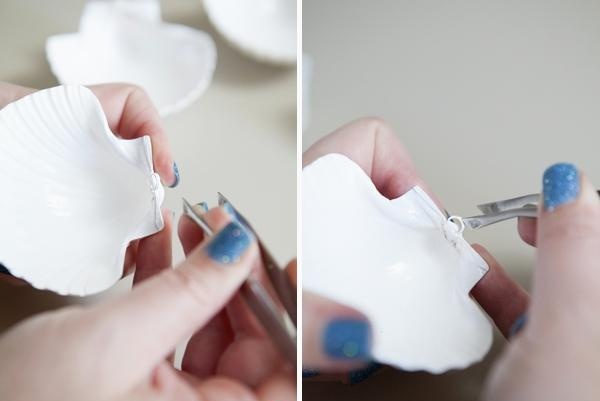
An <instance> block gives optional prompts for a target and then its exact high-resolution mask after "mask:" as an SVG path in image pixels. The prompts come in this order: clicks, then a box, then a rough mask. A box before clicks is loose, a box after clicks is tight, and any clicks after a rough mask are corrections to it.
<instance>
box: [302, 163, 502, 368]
mask: <svg viewBox="0 0 600 401" xmlns="http://www.w3.org/2000/svg"><path fill="white" fill-rule="evenodd" d="M302 221H303V224H302V231H303V233H302V248H303V253H302V255H303V260H302V269H303V274H302V277H303V288H304V289H305V290H308V291H312V292H315V293H318V294H320V295H322V296H325V297H328V298H330V299H332V300H334V301H337V302H339V303H342V304H346V305H348V306H350V307H353V308H355V309H357V310H359V311H361V312H362V313H364V314H365V315H366V316H367V317H368V319H369V321H370V323H371V327H372V331H373V349H372V352H373V356H374V358H375V359H377V360H379V361H380V362H384V363H386V364H390V365H394V366H397V367H399V368H401V369H404V370H427V371H430V372H433V373H442V372H444V371H447V370H449V369H454V368H464V367H466V366H468V365H469V364H472V363H474V362H476V361H479V360H480V359H482V358H483V356H484V355H485V354H486V353H487V351H488V350H489V348H490V345H491V343H492V329H491V325H490V323H489V320H488V318H487V317H486V316H485V315H484V313H483V312H482V310H481V309H480V307H479V306H478V305H477V304H476V303H475V301H474V300H473V299H471V297H470V296H469V292H470V290H471V288H473V286H474V285H475V284H476V283H477V282H478V281H479V280H480V279H481V278H482V277H483V275H484V274H485V273H486V272H487V270H488V266H487V264H486V263H485V261H484V260H483V259H482V258H481V257H480V256H479V255H478V254H477V252H475V251H474V250H473V249H472V248H471V246H470V245H469V244H468V243H467V242H466V241H465V240H464V239H463V238H462V236H461V234H460V233H459V231H458V228H457V227H456V226H455V225H454V224H453V223H450V222H448V221H447V219H446V218H445V216H444V215H443V214H442V213H441V212H440V210H439V209H438V208H437V206H436V205H435V204H434V202H433V201H432V200H431V199H430V198H429V197H428V196H427V194H426V193H425V192H424V191H423V190H422V189H421V188H419V187H418V186H415V187H413V188H412V189H411V190H409V191H408V192H407V193H405V194H404V195H402V196H401V197H399V198H397V199H393V200H389V199H387V198H385V197H384V196H382V195H381V194H380V193H379V192H378V191H377V189H376V188H375V186H374V185H373V183H372V182H371V179H370V178H369V177H368V176H367V175H366V174H365V172H364V171H363V170H362V169H361V168H360V167H359V166H358V165H356V164H355V163H354V162H353V161H351V160H350V159H348V158H347V157H345V156H342V155H338V154H330V155H327V156H324V157H322V158H320V159H318V160H317V161H315V162H314V163H312V164H311V165H309V166H307V167H306V168H305V169H304V171H303V174H302Z"/></svg>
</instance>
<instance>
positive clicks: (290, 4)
mask: <svg viewBox="0 0 600 401" xmlns="http://www.w3.org/2000/svg"><path fill="white" fill-rule="evenodd" d="M204 9H205V10H206V13H207V14H208V17H209V18H210V20H211V22H212V23H213V25H214V26H215V28H216V29H217V31H219V33H220V34H221V35H223V37H224V38H225V39H226V40H227V41H228V42H229V43H230V44H231V45H232V46H233V47H235V48H237V49H239V50H240V51H241V52H243V53H245V54H247V55H248V56H250V57H252V58H254V59H256V60H258V61H262V62H266V63H271V64H282V65H295V64H296V0H253V1H248V0H204Z"/></svg>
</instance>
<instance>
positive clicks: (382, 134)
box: [302, 118, 528, 372]
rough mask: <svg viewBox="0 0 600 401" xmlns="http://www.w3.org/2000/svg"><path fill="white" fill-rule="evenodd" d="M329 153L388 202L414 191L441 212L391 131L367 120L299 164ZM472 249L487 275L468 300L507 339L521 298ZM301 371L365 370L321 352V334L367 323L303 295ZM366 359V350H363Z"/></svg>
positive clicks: (329, 138)
mask: <svg viewBox="0 0 600 401" xmlns="http://www.w3.org/2000/svg"><path fill="white" fill-rule="evenodd" d="M328 153H340V154H343V155H345V156H347V157H349V158H350V159H352V160H353V161H354V162H355V163H357V164H358V165H359V166H360V167H362V169H363V170H364V171H365V172H366V173H367V174H368V175H369V176H370V177H371V180H372V181H373V183H374V184H375V186H376V187H377V189H378V190H379V192H381V194H382V195H384V196H385V197H387V198H389V199H394V198H397V197H399V196H401V195H402V194H404V193H405V192H407V191H408V190H409V189H411V188H412V187H413V186H415V185H419V186H420V187H421V188H423V189H424V190H425V191H426V192H427V193H428V195H429V196H430V197H431V198H432V199H433V200H434V201H435V202H436V203H437V205H438V206H439V207H440V209H441V210H444V209H443V207H442V204H441V202H440V201H439V200H438V199H437V198H436V197H435V195H433V193H432V192H431V190H429V188H428V187H427V185H426V184H425V183H424V182H423V180H422V179H421V178H420V177H419V175H418V174H417V172H416V170H415V167H414V165H413V164H412V162H411V159H410V156H409V155H408V153H407V151H406V149H404V147H403V146H402V144H401V143H400V142H399V140H398V138H397V136H396V135H395V134H394V133H393V131H392V130H391V128H390V127H389V126H388V125H387V124H385V123H384V122H382V121H380V120H378V119H373V118H366V119H361V120H357V121H355V122H352V123H350V124H348V125H345V126H343V127H341V128H340V129H338V130H337V131H335V132H333V133H332V134H330V135H328V136H326V137H325V138H323V139H322V140H320V141H319V142H317V143H315V144H314V145H313V146H312V147H311V148H310V149H308V150H307V151H306V152H305V153H304V157H303V164H304V165H307V164H309V163H311V162H312V161H314V160H316V159H318V158H319V157H321V156H324V155H326V154H328ZM473 248H474V249H475V250H476V251H477V252H478V253H479V254H480V255H481V256H482V257H483V258H484V259H485V261H486V262H487V264H488V266H489V268H490V269H489V271H488V273H487V274H486V275H485V276H484V277H483V278H482V279H481V280H480V281H479V282H478V283H477V285H476V286H475V287H474V288H473V289H472V291H471V295H473V297H474V298H475V299H476V300H477V302H479V304H480V305H481V306H482V307H483V309H484V310H485V311H486V312H487V313H488V314H489V315H490V317H491V318H492V319H493V320H494V322H495V324H496V326H497V327H498V328H499V329H500V331H501V332H502V333H503V334H504V335H505V336H506V335H508V333H509V331H510V328H511V326H512V325H513V323H514V322H515V320H516V319H517V317H518V316H519V315H520V314H521V313H522V312H523V311H524V310H525V308H526V306H527V302H528V299H527V295H526V293H525V292H524V291H523V290H522V289H521V288H520V287H519V286H518V285H517V284H516V283H514V282H513V281H512V280H511V279H510V278H509V277H508V276H507V275H506V273H505V272H504V271H503V269H502V268H501V267H500V265H499V264H498V262H497V261H496V260H495V259H494V258H493V257H492V256H491V255H490V254H489V252H487V250H486V249H485V248H484V247H482V246H481V245H474V246H473ZM303 317H304V318H303V321H302V322H303V337H302V338H303V343H302V345H303V365H304V368H307V369H311V370H312V369H316V370H318V371H320V372H327V371H329V372H331V371H346V370H349V369H356V368H359V367H361V366H364V364H365V362H367V361H366V360H365V359H368V357H367V358H351V359H341V358H336V357H332V355H329V354H327V353H326V352H325V351H324V346H323V341H324V333H325V332H326V329H327V327H328V325H330V324H331V323H332V322H335V321H336V320H338V319H352V320H354V321H356V322H362V323H361V325H360V326H359V327H362V328H363V329H362V331H363V332H364V331H366V330H368V322H367V321H366V318H365V317H364V316H362V315H361V314H360V313H358V312H357V311H355V310H352V309H350V308H348V307H346V306H343V305H339V304H336V303H334V302H331V301H330V300H327V299H325V298H323V297H320V296H317V295H316V294H311V293H308V292H304V293H303ZM362 351H363V352H362V354H363V355H369V350H368V349H366V350H362Z"/></svg>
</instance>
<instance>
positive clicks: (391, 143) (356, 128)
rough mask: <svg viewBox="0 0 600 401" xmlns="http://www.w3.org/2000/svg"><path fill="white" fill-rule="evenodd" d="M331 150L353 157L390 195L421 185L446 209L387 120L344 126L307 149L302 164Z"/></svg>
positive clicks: (393, 196)
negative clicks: (426, 182)
mask: <svg viewBox="0 0 600 401" xmlns="http://www.w3.org/2000/svg"><path fill="white" fill-rule="evenodd" d="M329 153H339V154H342V155H344V156H347V157H348V158H350V159H352V160H353V161H354V162H355V163H356V164H358V165H359V166H360V167H361V168H362V169H363V170H364V171H365V173H367V175H368V176H369V177H371V180H372V181H373V184H375V187H376V188H377V190H378V191H379V192H380V193H381V194H382V195H383V196H385V197H386V198H388V199H394V198H397V197H399V196H401V195H403V194H404V193H405V192H407V191H408V190H410V189H411V188H412V187H414V186H415V185H418V186H420V187H421V188H423V190H425V191H426V192H427V194H428V195H429V196H430V197H431V198H432V199H433V200H434V201H435V202H436V204H437V205H438V207H440V209H442V210H443V208H442V206H441V205H442V203H441V202H440V201H439V200H438V199H437V198H436V197H435V195H434V194H433V193H432V192H431V190H429V187H428V186H427V184H425V182H424V181H423V180H422V179H421V177H420V176H419V174H418V173H417V171H416V168H415V166H414V164H413V162H412V160H411V157H410V155H409V154H408V152H407V150H406V148H405V147H404V146H403V145H402V143H401V142H400V140H399V139H398V136H397V135H396V134H395V133H394V131H393V129H392V128H391V127H390V126H389V125H388V124H387V123H385V122H384V121H383V120H381V119H379V118H374V117H368V118H361V119H359V120H356V121H353V122H351V123H349V124H346V125H344V126H342V127H341V128H339V129H337V130H335V131H334V132H333V133H331V134H329V135H327V136H326V137H324V138H323V139H321V140H320V141H318V142H316V143H315V144H314V145H312V146H311V147H310V148H309V149H308V150H306V152H304V154H303V156H302V164H303V166H306V165H307V164H310V163H312V162H313V161H315V160H316V159H318V158H320V157H322V156H324V155H326V154H329Z"/></svg>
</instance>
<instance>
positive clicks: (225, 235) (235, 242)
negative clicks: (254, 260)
mask: <svg viewBox="0 0 600 401" xmlns="http://www.w3.org/2000/svg"><path fill="white" fill-rule="evenodd" d="M253 240H254V238H253V237H252V234H250V233H249V232H248V231H247V230H246V229H245V228H244V227H242V225H241V224H239V223H237V222H235V221H232V222H231V223H229V224H228V225H227V226H226V227H225V228H224V229H222V230H221V231H219V232H218V233H217V234H216V235H215V236H214V237H213V238H212V239H211V241H210V243H209V244H208V245H207V246H206V253H207V255H208V256H209V257H210V258H211V259H213V260H214V261H216V262H218V263H220V264H223V265H229V264H232V263H236V262H237V261H239V260H240V257H241V256H242V254H243V253H244V251H246V249H248V247H249V246H250V244H251V243H252V241H253Z"/></svg>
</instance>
